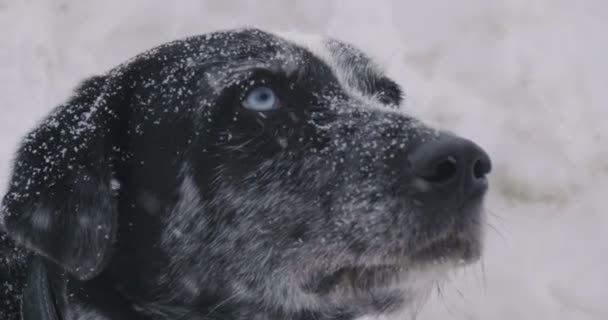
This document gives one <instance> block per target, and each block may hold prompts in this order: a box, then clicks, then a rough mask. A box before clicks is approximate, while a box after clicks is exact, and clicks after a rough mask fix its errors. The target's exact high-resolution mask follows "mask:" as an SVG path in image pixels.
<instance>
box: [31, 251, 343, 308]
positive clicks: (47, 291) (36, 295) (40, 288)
mask: <svg viewBox="0 0 608 320" xmlns="http://www.w3.org/2000/svg"><path fill="white" fill-rule="evenodd" d="M108 276H109V275H108V274H101V275H100V276H99V277H97V278H95V279H93V280H90V281H86V282H81V281H77V280H75V279H73V278H72V277H70V276H69V275H67V274H66V273H65V272H63V271H60V270H59V269H58V268H57V267H56V266H54V265H53V264H52V263H49V262H48V261H46V260H45V259H43V258H40V257H34V258H33V259H32V264H31V267H30V271H29V276H28V279H27V285H26V289H25V290H24V292H23V311H22V319H23V320H63V319H94V320H101V319H103V320H105V319H112V320H127V319H128V320H168V319H190V320H211V319H221V320H353V319H355V317H354V316H353V315H351V314H348V313H346V312H340V311H335V312H330V313H328V312H322V313H321V312H310V311H303V312H299V313H293V314H286V313H281V312H274V311H269V310H265V309H264V308H262V307H260V306H256V305H243V304H242V303H240V304H236V303H229V302H226V301H225V300H223V301H224V302H221V301H220V302H219V303H215V304H209V305H207V306H204V307H202V308H199V307H192V306H180V307H176V306H175V305H168V304H167V305H163V304H162V303H158V302H156V303H143V304H138V303H133V302H132V301H130V299H128V298H126V297H125V296H124V295H123V294H122V293H121V292H120V291H119V290H118V289H117V288H115V287H114V286H113V281H111V280H110V279H108ZM201 309H202V310H201Z"/></svg>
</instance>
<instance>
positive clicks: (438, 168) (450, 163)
mask: <svg viewBox="0 0 608 320" xmlns="http://www.w3.org/2000/svg"><path fill="white" fill-rule="evenodd" d="M457 174H458V167H457V165H456V159H455V158H454V157H452V156H448V157H447V158H445V159H444V160H442V161H439V162H438V163H437V164H435V167H434V168H433V170H431V171H430V173H429V174H428V175H423V176H422V177H421V178H424V179H425V180H427V181H429V182H433V183H443V182H447V181H450V180H452V178H454V177H455V176H456V175H457Z"/></svg>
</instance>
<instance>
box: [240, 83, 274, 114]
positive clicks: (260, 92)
mask: <svg viewBox="0 0 608 320" xmlns="http://www.w3.org/2000/svg"><path fill="white" fill-rule="evenodd" d="M243 107H245V108H247V109H250V110H254V111H268V110H273V109H277V108H278V107H279V99H278V98H277V96H276V94H275V93H274V91H272V89H270V88H268V87H257V88H254V89H253V90H251V91H249V93H248V94H247V96H246V97H245V99H244V100H243Z"/></svg>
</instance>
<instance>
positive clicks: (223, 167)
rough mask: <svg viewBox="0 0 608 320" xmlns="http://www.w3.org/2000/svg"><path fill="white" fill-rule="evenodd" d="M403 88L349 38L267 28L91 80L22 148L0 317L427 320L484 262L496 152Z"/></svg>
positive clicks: (192, 41) (7, 204) (177, 48)
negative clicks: (390, 319) (447, 287)
mask: <svg viewBox="0 0 608 320" xmlns="http://www.w3.org/2000/svg"><path fill="white" fill-rule="evenodd" d="M402 99H403V93H402V89H401V88H400V86H399V85H398V84H397V83H395V82H394V81H393V80H392V79H390V78H389V77H387V76H386V75H385V73H384V72H383V71H382V70H381V68H380V67H379V66H378V65H377V64H376V63H375V62H373V61H372V60H371V59H370V58H369V57H368V56H367V55H366V54H365V53H363V52H362V51H361V50H359V49H357V48H356V47H354V46H352V45H350V44H346V43H343V42H341V41H338V40H335V39H330V38H322V37H292V38H289V37H286V36H281V35H278V34H271V33H268V32H265V31H262V30H258V29H238V30H227V31H220V32H215V33H210V34H206V35H202V36H195V37H190V38H186V39H183V40H178V41H174V42H171V43H168V44H165V45H162V46H160V47H157V48H155V49H152V50H150V51H147V52H145V53H143V54H141V55H139V56H137V57H135V58H133V59H131V60H130V61H128V62H126V63H124V64H122V65H120V66H118V67H116V68H115V69H113V70H111V71H109V72H108V73H107V74H105V75H101V76H95V77H92V78H90V79H88V80H86V81H84V83H83V84H82V85H81V86H80V87H79V88H78V89H77V90H76V91H75V94H74V95H73V96H72V97H71V98H70V99H69V101H68V102H66V103H65V104H63V105H61V106H59V107H57V108H56V109H54V110H53V111H52V112H51V114H50V115H49V116H48V117H47V118H46V119H45V120H44V121H42V122H41V123H40V124H39V125H38V127H36V128H35V129H34V130H33V131H32V132H31V133H29V134H28V135H27V136H26V137H25V138H24V141H23V143H22V145H21V146H20V148H19V150H18V152H17V155H16V158H15V163H14V167H13V173H12V177H11V179H10V183H9V185H8V189H7V193H6V195H5V197H4V199H3V202H2V211H1V212H2V213H1V214H2V215H1V216H0V217H1V218H2V219H1V220H2V221H3V222H2V230H3V234H2V236H1V238H0V240H1V241H2V250H3V254H4V258H3V260H2V263H3V264H0V267H1V268H2V269H1V272H2V274H1V275H2V276H3V277H5V279H3V280H4V281H5V282H7V281H12V282H13V283H12V284H8V282H7V283H6V284H5V286H4V287H5V290H4V292H3V293H0V294H4V295H5V296H4V297H3V298H5V301H7V302H6V303H5V305H4V306H2V307H4V310H5V311H4V312H5V316H6V317H7V318H10V317H14V318H15V319H16V318H19V317H21V316H23V318H24V319H26V320H28V319H90V320H105V319H112V320H114V319H191V320H196V319H199V320H211V319H217V320H227V319H231V320H237V319H248V320H252V319H255V320H261V319H265V320H272V319H294V320H296V319H297V320H307V319H311V320H312V319H324V320H330V319H333V320H337V319H340V320H350V319H356V318H359V317H363V316H377V315H385V316H391V315H396V314H399V313H403V312H405V313H408V312H410V314H414V312H415V311H416V310H417V309H418V307H419V304H420V303H421V301H423V300H424V298H425V297H426V296H427V295H428V294H429V292H430V291H431V289H433V288H434V286H435V285H436V284H437V282H438V281H440V280H441V279H443V277H444V276H445V274H446V273H447V272H448V271H449V270H451V269H452V268H454V267H457V266H460V265H466V264H469V263H472V262H475V261H476V260H477V259H479V257H480V255H481V252H482V243H483V241H482V238H483V228H482V225H483V219H484V210H483V199H484V195H485V193H486V190H487V189H488V180H487V175H488V174H489V172H490V171H491V161H490V158H489V157H488V155H487V154H486V152H484V151H483V150H482V149H481V148H480V147H479V146H477V145H476V144H475V143H473V142H471V141H469V140H466V139H464V138H460V137H458V136H456V135H455V134H453V133H450V132H446V131H441V130H437V129H434V128H431V127H429V126H427V125H425V124H424V123H422V122H421V121H420V120H418V119H416V118H414V117H412V116H409V115H407V114H406V113H405V112H403V110H401V108H400V106H401V104H402ZM20 313H22V315H20Z"/></svg>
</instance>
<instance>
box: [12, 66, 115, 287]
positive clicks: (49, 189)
mask: <svg viewBox="0 0 608 320" xmlns="http://www.w3.org/2000/svg"><path fill="white" fill-rule="evenodd" d="M107 92H113V91H112V89H111V88H110V87H109V86H108V85H107V81H106V79H105V78H104V77H95V78H92V79H89V80H87V81H86V82H85V83H84V84H83V85H82V86H81V87H80V89H78V90H77V92H76V95H75V96H74V97H72V99H71V100H70V101H69V102H68V103H66V104H64V105H62V106H59V107H58V108H57V109H55V110H54V111H53V112H52V114H51V115H50V116H49V117H48V118H46V120H44V121H43V122H42V123H41V124H40V125H39V126H38V127H37V128H36V129H34V130H33V131H32V132H31V133H30V134H29V135H27V137H26V138H25V140H24V142H23V144H22V146H21V148H20V149H19V152H18V153H17V157H16V160H15V164H14V167H13V175H12V179H11V182H10V185H9V186H8V192H7V194H6V195H5V197H4V199H3V202H2V208H1V211H0V218H3V220H4V228H5V229H6V232H7V233H8V235H9V236H10V237H12V238H13V239H15V240H16V241H17V242H19V243H21V244H23V245H25V246H26V247H28V248H30V249H32V250H33V251H35V252H36V253H38V254H40V255H42V256H45V257H47V258H48V259H50V260H52V261H54V262H56V263H57V264H59V265H60V266H62V267H63V268H65V269H66V270H67V271H69V272H70V273H72V274H73V275H75V276H76V277H77V278H79V279H81V280H87V279H90V278H92V277H94V276H95V275H97V274H98V273H99V272H101V270H103V268H104V267H105V264H106V263H107V261H108V259H109V257H110V256H111V254H112V245H113V240H114V238H115V235H116V229H117V226H116V224H117V200H116V195H115V194H114V192H113V190H112V179H113V172H112V165H113V164H112V162H113V158H114V157H113V154H112V153H113V150H115V149H114V148H113V143H112V141H113V140H114V139H115V138H113V136H114V135H116V132H115V131H116V126H117V122H118V118H119V117H118V115H117V114H116V113H115V112H114V111H113V110H112V105H113V104H115V101H114V100H115V99H116V97H115V96H116V95H117V93H116V92H115V91H114V93H112V94H109V93H107ZM0 220H2V219H0Z"/></svg>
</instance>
